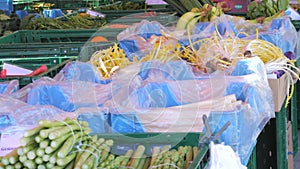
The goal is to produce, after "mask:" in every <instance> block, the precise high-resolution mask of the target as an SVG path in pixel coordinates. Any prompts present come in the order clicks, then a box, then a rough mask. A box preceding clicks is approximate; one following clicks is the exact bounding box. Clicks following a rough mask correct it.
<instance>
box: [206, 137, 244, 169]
mask: <svg viewBox="0 0 300 169" xmlns="http://www.w3.org/2000/svg"><path fill="white" fill-rule="evenodd" d="M209 146H210V156H211V160H210V163H209V167H208V169H247V167H245V166H243V165H242V163H241V160H240V158H239V156H238V155H237V154H236V153H235V152H234V151H233V149H232V148H231V147H230V146H226V145H224V144H214V143H213V142H211V143H210V145H209Z"/></svg>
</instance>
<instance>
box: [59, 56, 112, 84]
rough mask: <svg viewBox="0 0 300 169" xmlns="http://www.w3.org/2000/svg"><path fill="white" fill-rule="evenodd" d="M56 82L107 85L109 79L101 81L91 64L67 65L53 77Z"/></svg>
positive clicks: (76, 63)
mask: <svg viewBox="0 0 300 169" xmlns="http://www.w3.org/2000/svg"><path fill="white" fill-rule="evenodd" d="M54 79H55V80H57V81H85V82H94V83H99V84H108V83H110V82H111V80H110V79H102V78H101V77H100V74H99V73H98V72H97V70H95V68H94V67H93V65H92V64H90V63H85V62H79V61H75V62H70V63H68V64H67V65H66V66H65V67H64V68H63V69H62V70H61V71H60V72H59V73H58V74H57V75H56V76H55V77H54Z"/></svg>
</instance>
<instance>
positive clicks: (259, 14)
mask: <svg viewBox="0 0 300 169" xmlns="http://www.w3.org/2000/svg"><path fill="white" fill-rule="evenodd" d="M288 7H289V0H277V1H274V0H261V1H259V2H258V1H252V2H251V3H250V4H249V5H248V12H247V16H248V17H249V18H250V19H254V20H255V19H256V21H257V22H260V23H261V22H265V21H270V20H272V19H273V18H276V17H280V16H283V15H284V11H285V10H287V9H288Z"/></svg>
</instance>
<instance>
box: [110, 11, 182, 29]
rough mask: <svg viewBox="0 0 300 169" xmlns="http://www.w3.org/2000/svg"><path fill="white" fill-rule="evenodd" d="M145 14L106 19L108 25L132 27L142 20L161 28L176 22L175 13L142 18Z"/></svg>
mask: <svg viewBox="0 0 300 169" xmlns="http://www.w3.org/2000/svg"><path fill="white" fill-rule="evenodd" d="M144 14H145V13H135V14H131V15H130V14H128V15H124V16H122V17H119V18H107V20H108V21H109V23H118V24H126V25H132V24H134V23H139V22H141V21H142V20H148V21H157V22H159V23H160V24H162V25H163V26H173V25H174V24H176V23H177V21H178V16H176V13H157V14H156V15H155V16H144Z"/></svg>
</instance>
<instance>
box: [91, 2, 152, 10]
mask: <svg viewBox="0 0 300 169" xmlns="http://www.w3.org/2000/svg"><path fill="white" fill-rule="evenodd" d="M145 5H146V4H145V2H144V1H136V2H135V1H133V2H132V1H128V2H126V1H118V2H116V3H113V4H109V5H105V6H99V7H95V9H94V10H96V11H105V10H137V9H144V8H145V7H146V6H145Z"/></svg>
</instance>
